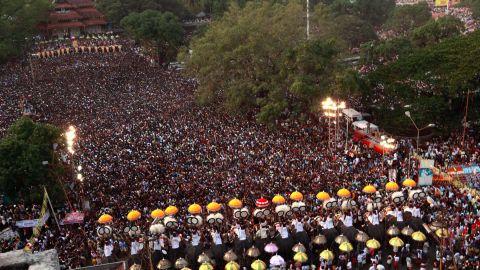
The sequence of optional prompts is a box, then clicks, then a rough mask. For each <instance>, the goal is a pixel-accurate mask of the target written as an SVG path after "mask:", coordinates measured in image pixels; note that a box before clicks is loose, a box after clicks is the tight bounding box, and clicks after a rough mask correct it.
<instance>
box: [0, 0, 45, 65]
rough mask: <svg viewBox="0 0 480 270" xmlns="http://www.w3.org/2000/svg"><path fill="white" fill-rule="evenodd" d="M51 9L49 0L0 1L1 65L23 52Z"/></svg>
mask: <svg viewBox="0 0 480 270" xmlns="http://www.w3.org/2000/svg"><path fill="white" fill-rule="evenodd" d="M50 7H51V4H50V1H49V0H0V63H1V62H3V61H5V60H7V59H8V58H10V57H14V56H17V55H19V54H20V53H21V52H22V49H23V48H24V46H25V43H26V41H27V40H30V39H31V38H32V37H33V36H34V34H35V33H36V32H37V28H36V27H37V24H38V23H39V22H41V21H43V20H45V19H46V18H47V11H48V9H49V8H50Z"/></svg>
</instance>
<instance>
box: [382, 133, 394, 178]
mask: <svg viewBox="0 0 480 270" xmlns="http://www.w3.org/2000/svg"><path fill="white" fill-rule="evenodd" d="M380 146H382V159H383V160H382V171H383V169H384V164H385V150H388V152H390V151H391V150H393V149H395V147H396V146H395V139H394V138H389V137H387V136H385V135H382V136H381V137H380Z"/></svg>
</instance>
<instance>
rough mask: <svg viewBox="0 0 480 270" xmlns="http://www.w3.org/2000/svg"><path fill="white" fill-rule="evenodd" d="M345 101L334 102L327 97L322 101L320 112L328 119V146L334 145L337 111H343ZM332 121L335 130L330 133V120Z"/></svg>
mask: <svg viewBox="0 0 480 270" xmlns="http://www.w3.org/2000/svg"><path fill="white" fill-rule="evenodd" d="M345 108H346V105H345V101H334V100H333V99H332V98H330V97H327V98H326V99H325V100H324V101H322V110H323V112H324V115H325V116H326V117H327V118H328V145H329V147H331V144H332V143H333V142H334V143H335V144H336V142H337V138H338V116H339V110H342V109H345ZM332 118H333V119H334V122H333V123H334V124H335V130H334V132H332V126H331V119H332Z"/></svg>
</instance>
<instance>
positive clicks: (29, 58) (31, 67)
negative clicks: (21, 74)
mask: <svg viewBox="0 0 480 270" xmlns="http://www.w3.org/2000/svg"><path fill="white" fill-rule="evenodd" d="M28 64H29V65H30V72H31V73H32V80H33V84H34V85H35V72H34V71H33V63H32V56H31V55H30V54H28Z"/></svg>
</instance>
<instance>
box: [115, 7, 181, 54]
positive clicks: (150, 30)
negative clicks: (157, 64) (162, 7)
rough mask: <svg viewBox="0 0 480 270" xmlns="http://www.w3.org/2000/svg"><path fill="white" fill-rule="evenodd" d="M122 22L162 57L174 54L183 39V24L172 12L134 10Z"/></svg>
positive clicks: (139, 39) (130, 31)
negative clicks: (137, 11) (138, 11)
mask: <svg viewBox="0 0 480 270" xmlns="http://www.w3.org/2000/svg"><path fill="white" fill-rule="evenodd" d="M120 24H121V25H122V27H124V28H125V30H127V32H128V33H130V34H131V35H132V36H133V37H134V38H135V39H136V40H137V41H140V42H142V43H143V44H145V45H147V46H148V47H151V48H154V49H155V50H156V52H157V54H158V56H159V58H161V59H165V58H169V57H171V56H172V55H174V54H175V53H176V51H177V50H178V47H179V46H180V45H181V44H182V41H183V28H182V25H181V24H180V22H179V21H178V19H177V17H176V16H175V15H173V14H172V13H170V12H165V13H161V12H159V11H155V10H145V11H144V12H142V13H136V12H133V13H130V14H129V15H128V16H127V17H125V18H123V19H122V21H121V22H120Z"/></svg>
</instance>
